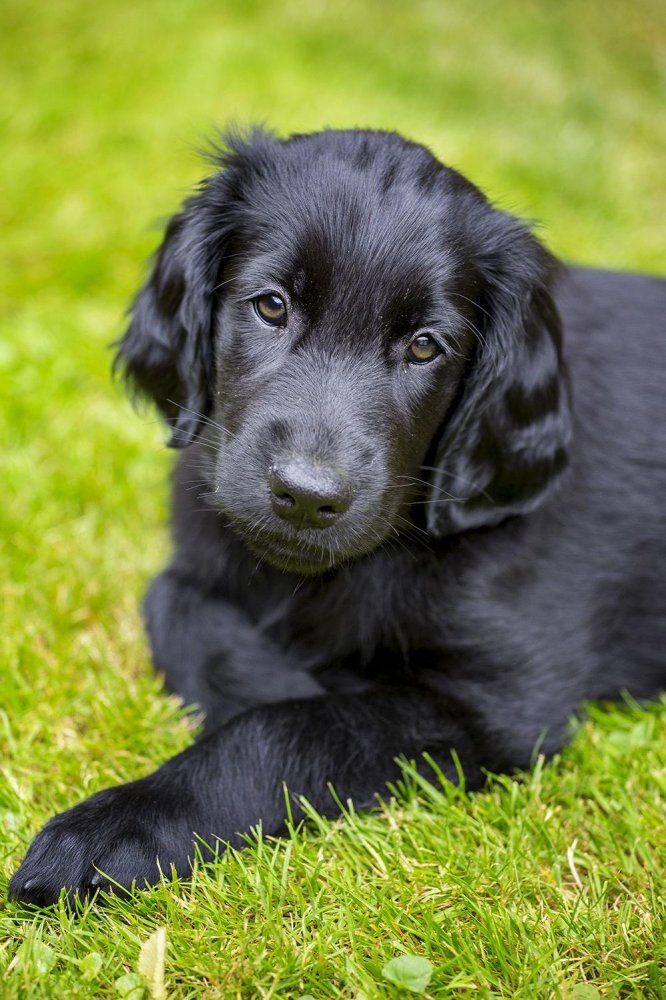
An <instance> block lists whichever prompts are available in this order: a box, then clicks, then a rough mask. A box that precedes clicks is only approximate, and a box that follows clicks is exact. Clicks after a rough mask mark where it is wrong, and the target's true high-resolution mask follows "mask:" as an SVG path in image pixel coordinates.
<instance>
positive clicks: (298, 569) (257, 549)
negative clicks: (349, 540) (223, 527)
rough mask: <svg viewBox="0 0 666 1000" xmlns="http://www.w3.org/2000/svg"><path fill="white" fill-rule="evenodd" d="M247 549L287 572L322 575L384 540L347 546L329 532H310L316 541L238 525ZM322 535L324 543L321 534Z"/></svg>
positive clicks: (302, 574)
mask: <svg viewBox="0 0 666 1000" xmlns="http://www.w3.org/2000/svg"><path fill="white" fill-rule="evenodd" d="M235 527H236V530H237V531H238V532H239V534H240V536H241V538H242V540H243V542H244V543H245V545H246V546H247V548H248V549H249V550H250V552H252V553H253V554H254V555H256V556H257V557H258V558H259V559H260V560H261V561H263V562H267V563H270V565H271V566H275V567H276V568H277V569H280V570H282V571H283V572H285V573H297V574H298V575H300V576H321V575H322V574H323V573H327V572H329V571H330V570H333V569H337V568H338V567H340V566H344V565H348V564H349V563H350V562H354V561H355V560H357V559H359V558H361V557H362V556H364V555H367V554H368V553H370V552H371V551H373V549H375V548H377V546H378V544H379V543H380V540H378V539H376V538H373V539H372V540H368V542H367V545H366V546H363V545H358V544H356V545H354V546H353V547H351V546H347V545H344V543H342V542H340V540H338V539H334V538H333V537H332V536H328V535H327V531H328V530H329V529H324V530H322V531H321V532H308V534H309V535H314V536H315V538H314V539H306V538H305V537H303V538H301V537H299V536H298V535H296V534H295V535H294V537H293V538H291V537H285V536H283V535H278V534H277V533H273V532H268V531H265V532H262V533H260V534H257V533H256V531H255V532H250V531H246V530H244V526H242V525H240V524H239V523H238V522H236V524H235ZM319 534H321V541H320V540H319V538H317V535H319Z"/></svg>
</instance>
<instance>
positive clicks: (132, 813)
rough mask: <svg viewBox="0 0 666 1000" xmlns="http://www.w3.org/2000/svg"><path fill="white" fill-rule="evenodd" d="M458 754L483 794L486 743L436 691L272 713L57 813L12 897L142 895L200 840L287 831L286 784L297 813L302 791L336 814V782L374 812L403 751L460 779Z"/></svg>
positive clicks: (264, 711) (185, 862) (372, 695)
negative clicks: (108, 891) (111, 890)
mask: <svg viewBox="0 0 666 1000" xmlns="http://www.w3.org/2000/svg"><path fill="white" fill-rule="evenodd" d="M451 748H455V749H456V751H457V753H458V755H459V757H460V759H461V761H462V763H463V767H464V769H465V773H466V775H467V779H468V783H469V784H470V786H478V785H479V784H480V783H481V780H482V775H481V771H480V766H481V765H482V764H484V763H487V762H488V761H487V759H486V754H487V748H484V745H483V742H482V737H481V735H480V734H479V733H476V734H474V733H472V732H468V731H467V730H466V728H465V720H464V718H463V717H461V715H460V713H459V712H455V713H453V712H451V711H450V710H449V709H447V707H446V705H445V704H443V703H442V702H440V701H438V699H437V696H436V695H435V694H434V693H433V692H432V691H430V690H424V689H418V688H417V689H411V690H409V691H397V690H396V691H392V690H387V689H383V690H374V691H371V692H369V693H368V694H365V695H363V696H356V695H336V696H330V697H325V698H314V699H307V700H299V701H291V702H284V703H280V704H273V705H264V706H261V707H260V708H257V709H253V710H251V711H249V712H246V713H244V714H243V715H241V716H238V717H237V718H235V719H233V720H232V721H231V722H229V723H227V724H226V725H224V726H221V727H220V728H219V729H218V730H216V731H215V732H212V733H211V734H210V735H209V736H207V737H205V738H204V739H202V740H201V741H200V742H198V743H196V744H194V745H193V746H191V747H189V748H188V749H187V750H185V751H184V752H183V753H181V754H179V755H178V756H176V757H173V758H172V759H171V760H169V761H167V762H166V763H165V764H164V765H163V766H162V767H160V768H159V770H157V771H155V772H154V773H153V774H151V775H149V776H148V777H146V778H142V779H140V780H139V781H134V782H132V783H130V784H127V785H121V786H118V787H116V788H109V789H106V790H105V791H102V792H98V793H97V794H96V795H93V796H92V798H90V799H88V800H86V801H85V802H82V803H80V804H79V805H77V806H75V807H74V808H73V809H70V810H69V811H68V812H65V813H62V814H61V815H59V816H56V817H55V818H54V819H52V820H51V821H50V822H49V823H48V824H47V825H46V826H45V827H44V829H43V830H42V831H41V833H40V834H39V835H38V836H37V837H36V839H35V841H34V842H33V844H32V846H31V847H30V849H29V850H28V853H27V854H26V857H25V860H24V861H23V864H22V865H21V867H20V869H19V870H18V872H17V873H16V874H15V875H14V877H13V879H12V881H11V884H10V893H11V894H12V895H13V896H15V897H17V898H19V899H22V900H25V901H27V902H32V903H37V904H41V905H44V904H47V903H51V902H54V901H55V900H56V899H57V898H58V895H59V892H60V889H61V888H62V887H65V888H66V889H67V890H68V892H69V893H70V894H71V895H76V894H80V895H88V894H90V893H91V892H93V891H94V890H95V889H96V888H98V887H99V886H108V885H109V884H111V883H110V881H109V880H111V882H112V883H116V884H119V885H120V886H130V885H131V884H132V882H133V881H135V882H136V884H137V885H139V886H141V887H142V886H144V885H145V884H146V883H153V882H155V881H157V880H158V878H159V872H160V870H161V871H163V872H165V873H169V872H170V870H171V868H172V866H173V867H174V868H175V870H176V871H177V872H178V873H179V874H181V875H187V873H188V871H189V870H190V863H191V859H192V858H193V856H194V850H195V844H196V842H197V838H201V840H202V841H203V842H204V843H206V844H208V845H210V846H211V848H212V849H213V850H214V849H215V845H216V844H218V843H222V844H225V843H232V844H234V845H237V846H238V845H240V844H242V837H241V835H242V834H243V833H246V832H248V831H249V830H250V828H251V827H252V826H254V825H256V824H258V823H261V825H262V828H263V830H264V833H266V834H280V833H282V832H283V831H284V825H285V820H286V815H287V812H286V807H285V798H284V787H283V786H284V784H286V786H287V788H288V789H289V793H290V795H291V796H292V797H293V800H294V807H293V812H294V815H295V816H296V817H299V816H300V815H302V813H301V810H300V807H299V804H298V797H299V796H300V795H303V796H305V797H306V798H307V799H308V800H309V801H310V802H311V803H312V805H314V806H315V808H316V809H318V810H319V811H320V812H322V813H324V814H332V813H334V812H335V802H334V799H333V797H332V796H331V794H330V792H329V790H328V788H327V785H328V783H331V784H332V785H333V786H334V788H335V790H336V792H337V794H338V796H339V797H340V798H341V799H342V800H343V801H346V800H347V799H350V800H351V801H353V802H354V803H355V804H356V805H357V806H358V807H361V808H363V807H370V806H372V805H373V803H374V801H375V797H376V795H377V793H379V794H382V793H385V792H386V782H387V781H391V780H394V779H395V778H396V777H398V775H399V773H400V772H399V768H398V766H397V764H396V763H395V757H396V756H397V755H400V754H404V755H406V756H407V757H411V758H420V755H421V754H422V752H423V751H424V750H428V751H429V752H430V753H431V754H432V755H433V757H435V758H436V759H437V760H438V762H439V764H440V766H441V767H442V768H443V770H444V771H445V773H447V774H448V775H450V777H451V778H452V779H454V780H455V778H456V772H455V768H454V766H453V762H452V759H451V753H450V751H451ZM205 854H206V852H205V851H204V855H205ZM101 873H103V874H101Z"/></svg>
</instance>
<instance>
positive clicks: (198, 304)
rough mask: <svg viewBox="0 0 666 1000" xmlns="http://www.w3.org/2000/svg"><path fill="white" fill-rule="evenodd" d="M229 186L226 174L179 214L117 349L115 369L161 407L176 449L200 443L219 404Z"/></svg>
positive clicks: (209, 182) (212, 183) (170, 226)
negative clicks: (218, 345) (215, 395)
mask: <svg viewBox="0 0 666 1000" xmlns="http://www.w3.org/2000/svg"><path fill="white" fill-rule="evenodd" d="M223 186H224V180H223V178H222V177H218V178H216V179H214V181H208V182H205V183H204V184H203V185H202V188H201V190H200V192H199V194H197V195H195V196H194V197H192V198H190V199H188V201H186V202H185V205H184V206H183V209H182V211H181V212H180V213H179V214H178V215H175V216H173V218H172V219H171V221H170V222H169V224H168V226H167V229H166V233H165V236H164V239H163V241H162V244H161V246H160V247H159V249H158V251H157V254H156V256H155V261H154V264H153V268H152V273H151V274H150V276H149V278H148V280H147V281H146V283H145V284H144V286H143V288H142V289H141V290H140V292H139V294H138V295H137V297H136V299H135V301H134V305H133V306H132V310H131V313H132V317H131V322H130V326H129V329H128V330H127V333H126V334H125V336H124V337H123V338H122V339H121V340H120V341H119V342H118V344H117V345H116V346H117V348H118V352H117V355H116V359H115V363H114V368H120V369H121V370H122V372H123V374H124V376H125V379H126V380H127V382H128V383H129V384H130V387H131V388H133V389H134V390H135V391H138V392H139V393H140V394H142V395H145V396H148V397H149V398H150V399H152V400H153V402H154V403H156V404H157V407H158V409H159V410H160V412H161V414H162V416H163V417H164V419H165V421H166V422H167V424H168V425H169V427H170V428H171V432H172V436H171V440H170V441H169V445H170V446H171V447H173V448H182V447H184V446H185V445H187V444H189V443H190V442H191V441H192V439H193V438H194V436H195V435H196V433H197V430H198V428H199V426H200V424H201V422H202V420H204V419H205V417H206V414H207V413H208V410H209V408H210V403H211V382H212V330H211V327H212V323H213V311H214V303H215V296H216V287H217V285H218V284H219V276H220V269H221V267H222V260H223V257H224V250H225V246H226V242H227V240H228V237H229V232H228V231H227V230H228V226H227V225H226V223H225V212H224V201H223V197H221V195H223V192H222V191H221V189H222V188H223Z"/></svg>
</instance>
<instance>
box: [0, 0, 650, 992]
mask: <svg viewBox="0 0 666 1000" xmlns="http://www.w3.org/2000/svg"><path fill="white" fill-rule="evenodd" d="M665 55H666V11H665V10H664V8H663V4H662V3H661V2H660V0H654V2H653V0H635V2H634V3H632V4H631V5H629V4H620V3H617V2H613V0H611V2H608V0H606V2H601V0H578V2H576V0H560V2H558V3H549V2H547V0H543V2H539V0H532V2H527V0H525V2H520V3H518V2H514V3H511V2H504V3H491V2H480V3H477V4H474V3H470V2H466V3H465V2H463V0H411V2H409V3H406V2H404V3H403V2H398V0H358V2H356V3H353V2H351V0H346V2H339V3H333V2H329V3H327V2H326V0H311V2H308V0H286V2H284V3H283V4H282V5H278V4H269V3H268V2H266V0H244V2H243V0H233V2H231V0H217V2H215V0H181V2H176V0H161V2H157V0H143V2H142V0H114V2H113V3H111V2H110V0H106V2H105V0H98V2H97V3H84V2H83V0H51V2H50V3H47V2H46V0H41V2H34V0H4V2H3V5H2V9H1V10H0V85H1V86H2V97H3V100H2V111H1V112H0V114H1V115H2V120H3V121H2V129H1V131H0V147H1V148H0V153H1V155H0V185H1V191H2V196H1V197H0V225H1V227H2V234H3V235H2V244H1V246H2V250H1V251H0V253H1V257H2V265H1V267H0V398H1V400H2V406H1V408H0V440H2V442H3V448H2V453H1V454H0V477H1V481H2V503H1V504H0V552H1V559H2V568H3V573H2V605H3V616H2V629H1V631H0V690H1V692H2V698H1V700H0V754H1V760H2V766H1V768H0V842H1V845H2V848H1V850H0V981H1V982H2V985H0V996H2V998H3V1000H4V998H7V1000H13V998H42V997H56V998H59V997H62V998H70V997H71V998H77V997H91V996H98V997H111V998H117V997H123V996H124V997H131V998H132V1000H140V998H141V997H144V996H145V997H146V998H148V997H149V996H153V997H156V998H158V1000H159V998H160V997H165V996H166V997H169V998H193V1000H194V998H196V1000H200V998H213V997H265V998H268V997H274V998H282V997H285V998H286V997H294V998H298V997H306V996H311V997H314V998H325V997H355V998H361V997H364V998H366V1000H372V998H380V997H399V996H403V997H404V996H407V995H409V994H408V993H406V992H405V991H404V990H401V988H400V987H398V986H397V985H395V983H393V982H392V981H391V980H390V979H389V978H387V976H390V970H391V967H389V969H388V970H387V969H386V965H387V963H388V962H389V961H390V960H391V959H394V958H397V957H399V956H401V955H413V956H421V957H422V958H426V959H427V960H428V961H429V963H430V968H429V970H428V971H429V972H431V978H430V980H429V983H428V984H427V985H426V984H425V982H424V981H422V982H421V984H420V985H419V984H415V989H420V990H421V991H422V990H424V989H425V990H426V995H427V996H430V997H450V996H451V997H458V996H460V997H462V996H470V997H471V996H475V997H476V996H478V997H483V998H486V997H520V998H530V1000H534V998H542V997H543V998H547V997H568V998H578V1000H594V998H598V997H638V998H664V997H666V980H665V979H664V957H665V955H664V936H665V935H664V931H665V923H664V920H665V912H666V909H665V905H664V898H663V894H664V883H665V882H666V836H665V834H664V830H665V827H666V817H665V808H664V802H665V801H666V787H665V786H666V780H665V774H666V749H665V743H666V740H664V728H665V723H666V701H664V702H662V704H661V705H655V706H652V707H650V708H647V709H645V708H640V707H638V706H636V705H631V704H627V705H625V706H622V707H615V708H613V707H610V706H591V707H590V710H589V712H588V715H587V718H586V720H585V721H584V722H583V724H582V726H580V728H579V729H578V732H577V735H576V736H575V739H574V740H573V742H572V743H571V745H570V746H569V747H568V748H567V750H566V751H565V752H564V753H563V754H562V755H561V757H560V758H558V759H557V760H555V761H552V762H549V763H547V764H545V765H543V766H542V762H540V761H539V762H537V764H536V768H535V770H534V771H533V772H532V773H531V774H529V775H523V776H517V777H515V778H506V777H503V778H497V779H493V780H491V783H490V787H489V789H488V791H487V792H485V793H483V794H480V795H467V794H466V793H465V792H464V790H461V789H454V788H452V787H450V786H447V785H446V784H443V783H442V782H440V781H439V780H438V778H437V775H436V774H434V773H433V776H432V782H431V783H425V784H419V783H417V781H416V779H415V778H414V777H413V776H412V777H411V778H410V775H409V773H407V774H406V777H405V784H404V787H401V788H400V789H396V795H395V796H394V797H390V796H389V794H388V793H387V795H386V801H385V803H384V805H383V806H381V807H380V808H378V810H377V811H376V812H375V813H373V814H371V815H355V814H350V815H347V816H345V817H343V818H342V819H341V820H340V821H338V822H335V823H329V822H324V821H323V820H318V819H317V818H316V817H313V818H312V822H311V823H310V824H309V826H308V829H307V830H304V831H299V832H297V833H295V834H294V835H293V836H292V837H291V838H290V839H288V840H285V841H282V842H279V843H274V842H271V841H267V840H266V841H263V840H262V839H261V838H260V837H259V838H258V839H256V838H255V840H254V842H253V843H252V845H251V846H250V847H249V848H248V849H247V850H246V851H245V852H243V853H240V854H229V855H227V856H225V857H224V858H222V859H221V860H220V861H219V863H218V864H217V865H216V866H215V867H214V868H212V869H208V870H201V871H198V872H196V874H195V877H194V878H193V880H192V881H191V882H188V883H183V884H180V885H179V884H163V885H162V886H160V887H159V888H157V889H156V890H154V891H152V892H149V893H140V894H137V896H136V898H133V899H132V900H130V901H120V900H117V899H116V900H111V901H110V902H108V904H107V905H104V906H95V907H92V908H90V909H88V910H86V911H85V912H84V913H83V914H81V915H78V916H76V917H73V916H72V915H71V914H70V913H69V912H68V911H67V910H66V908H64V906H60V907H58V908H56V909H55V911H52V912H50V913H44V914H37V915H35V914H34V913H31V912H28V910H27V909H25V908H23V907H21V906H19V905H16V904H13V903H8V902H7V901H6V891H5V890H6V882H7V879H8V878H9V875H10V874H11V872H12V871H13V870H14V869H15V868H16V866H17V864H18V862H19V861H20V859H21V857H22V855H23V853H24V851H25V848H26V846H27V844H28V842H29V841H30V839H31V837H32V836H33V834H34V833H35V832H36V831H37V829H38V828H39V827H40V826H41V825H42V823H43V822H44V821H45V820H46V819H47V818H48V817H49V816H50V815H51V814H52V813H53V812H54V811H58V810H61V809H63V808H65V807H67V806H68V805H71V804H73V803H74V802H75V801H76V800H78V799H79V798H81V797H83V796H85V795H87V794H90V793H91V792H93V791H94V790H96V789H98V788H101V787H104V786H105V785H107V784H110V783H113V782H119V781H125V780H128V779H131V778H133V777H137V776H139V775H141V774H142V773H144V772H146V771H147V770H148V769H150V768H152V767H153V766H154V765H156V764H157V763H158V762H160V761H161V760H163V759H164V757H165V756H167V755H169V754H172V753H174V752H176V751H178V750H179V749H181V748H183V747H184V746H186V745H187V744H188V743H189V742H190V741H191V740H192V738H193V732H192V729H191V728H190V726H189V723H188V722H187V720H186V719H185V717H184V715H183V713H182V710H181V708H180V707H179V706H178V704H177V703H176V702H175V701H173V700H171V699H169V698H167V697H166V696H165V695H164V694H163V693H162V692H161V690H160V686H159V683H158V682H157V681H156V680H155V679H154V678H153V676H152V673H151V669H150V664H149V660H148V655H147V650H146V646H145V642H144V639H143V635H142V629H141V623H140V618H139V613H138V603H139V600H140V596H141V593H142V591H143V589H144V587H145V585H146V581H147V580H148V578H149V577H150V575H151V574H152V573H154V572H155V570H156V569H157V568H158V567H159V566H160V565H161V564H162V562H163V561H164V559H165V558H166V555H167V552H168V536H167V514H166V503H167V493H166V481H167V473H168V468H169V464H170V459H171V456H170V454H169V453H168V452H167V451H166V449H164V448H163V447H162V445H163V442H164V438H165V434H164V430H163V429H162V428H161V427H160V425H159V424H158V422H157V421H156V420H155V418H154V417H153V416H152V415H151V414H146V413H144V414H136V413H134V412H133V411H132V409H131V407H130V405H129V404H128V403H127V402H126V400H124V398H123V396H122V393H121V392H120V390H119V389H118V388H117V387H114V385H113V384H112V382H111V380H110V378H109V360H110V354H109V351H108V349H107V348H108V344H109V342H110V341H111V340H113V339H114V338H115V337H117V336H118V335H119V334H120V333H121V332H122V329H123V313H124V309H125V307H126V304H127V302H128V301H129V299H130V298H131V296H132V294H133V291H134V290H135V288H136V286H137V283H138V281H139V280H140V278H141V275H142V274H143V273H144V272H143V267H144V265H143V261H144V259H145V257H146V255H147V254H148V253H149V251H150V250H151V249H152V248H153V247H154V246H155V244H156V242H157V240H158V238H159V227H160V225H161V223H162V220H163V219H164V218H165V217H166V216H168V214H169V213H170V212H172V211H173V210H174V208H175V207H176V205H177V203H178V202H179V201H180V200H181V199H182V197H183V196H184V195H185V193H186V192H187V190H188V188H189V187H190V186H191V185H192V184H193V183H194V182H195V181H196V180H197V178H198V177H199V176H200V175H201V173H202V172H203V169H204V168H203V166H202V164H201V162H200V161H199V160H198V159H197V156H196V154H195V152H194V150H195V148H196V147H197V146H200V145H201V144H202V142H203V140H204V138H205V136H206V134H208V133H209V132H210V129H211V125H212V124H214V123H218V124H219V123H225V122H229V121H235V122H240V123H246V122H253V121H263V122H266V123H267V124H270V125H271V126H272V127H274V128H275V129H276V130H277V131H278V132H279V133H281V134H282V133H287V132H289V131H293V130H308V129H316V128H319V127H322V126H323V125H326V124H330V125H340V126H342V125H344V126H350V125H373V126H376V127H381V128H396V129H399V130H400V131H402V132H405V133H406V134H408V135H409V136H410V137H413V138H416V139H419V140H421V141H423V142H425V143H427V144H428V145H430V146H431V147H432V148H433V149H434V151H435V152H436V153H437V154H438V155H439V156H440V157H441V158H442V159H443V160H445V161H446V162H448V163H450V164H452V165H454V166H457V167H459V168H460V169H462V170H463V172H465V173H467V174H468V175H469V176H470V177H472V178H473V179H474V180H476V181H477V182H478V183H479V184H480V185H481V186H482V187H484V188H485V189H486V190H487V191H489V192H490V193H491V195H492V196H493V197H494V198H496V199H497V200H498V201H500V202H501V204H503V205H504V206H505V207H507V208H509V209H510V210H512V211H516V212H518V213H519V214H521V215H523V216H525V217H528V218H531V219H534V220H537V221H538V225H539V232H540V234H541V235H542V237H543V238H544V239H545V240H546V241H547V242H548V244H549V245H550V246H551V247H552V248H553V249H554V250H555V251H557V252H558V253H560V254H562V255H564V256H565V257H568V258H570V259H575V260H578V261H583V262H588V263H597V264H604V265H609V266H617V267H624V268H630V269H642V270H651V271H656V272H661V273H664V272H666V246H665V240H664V219H665V218H666V185H664V163H666V100H664V93H665V92H666V60H665ZM162 929H165V930H162ZM156 932H158V933H157V936H156V937H155V936H154V935H155V933H156ZM165 934H166V940H165V938H164V935H165ZM146 942H148V944H146ZM160 942H161V943H162V945H164V946H165V950H164V966H163V970H162V963H161V960H160V957H159V954H158V953H159V950H160V949H159V948H158V947H157V944H159V943H160ZM140 956H142V957H141V958H140ZM425 978H426V977H424V979H425ZM411 995H416V993H412V994H411Z"/></svg>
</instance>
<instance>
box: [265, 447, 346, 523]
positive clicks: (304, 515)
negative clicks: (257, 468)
mask: <svg viewBox="0 0 666 1000" xmlns="http://www.w3.org/2000/svg"><path fill="white" fill-rule="evenodd" d="M269 485H270V489H271V503H272V506H273V510H274V511H275V513H276V514H277V515H278V517H281V518H282V519H283V520H285V521H289V522H290V523H291V524H293V525H295V526H296V527H297V528H328V527H329V526H330V525H331V524H333V523H334V522H335V521H337V519H338V518H339V517H340V515H341V514H344V512H345V511H346V510H348V508H349V505H350V504H351V490H350V488H349V485H348V483H347V482H346V480H345V479H344V477H343V476H341V475H340V474H339V473H337V472H335V470H333V469H331V468H329V467H328V466H324V465H315V464H311V463H309V462H307V461H304V460H302V459H290V460H289V461H286V462H281V463H280V464H279V465H274V466H272V468H271V472H270V479H269Z"/></svg>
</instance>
